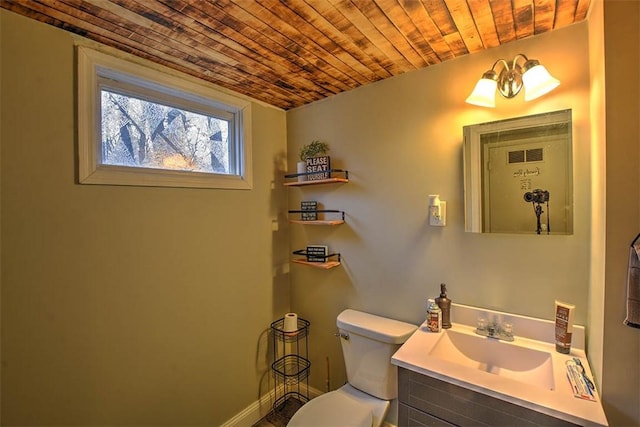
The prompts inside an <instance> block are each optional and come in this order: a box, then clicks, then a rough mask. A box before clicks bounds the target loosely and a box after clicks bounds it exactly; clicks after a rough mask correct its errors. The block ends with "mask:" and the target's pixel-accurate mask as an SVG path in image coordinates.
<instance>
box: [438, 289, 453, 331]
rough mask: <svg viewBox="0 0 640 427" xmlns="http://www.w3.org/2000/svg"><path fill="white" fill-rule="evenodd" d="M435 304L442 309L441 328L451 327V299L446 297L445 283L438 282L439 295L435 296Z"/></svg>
mask: <svg viewBox="0 0 640 427" xmlns="http://www.w3.org/2000/svg"><path fill="white" fill-rule="evenodd" d="M436 304H438V307H440V310H442V328H443V329H449V328H450V327H451V300H450V299H449V298H447V285H445V284H444V283H441V284H440V296H439V297H438V298H436Z"/></svg>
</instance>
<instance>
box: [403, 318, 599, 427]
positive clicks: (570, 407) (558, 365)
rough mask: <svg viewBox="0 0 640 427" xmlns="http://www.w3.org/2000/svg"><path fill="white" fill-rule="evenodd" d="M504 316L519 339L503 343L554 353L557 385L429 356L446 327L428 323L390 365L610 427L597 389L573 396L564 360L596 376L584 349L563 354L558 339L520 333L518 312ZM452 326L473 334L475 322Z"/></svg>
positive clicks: (552, 413) (556, 414) (570, 418)
mask: <svg viewBox="0 0 640 427" xmlns="http://www.w3.org/2000/svg"><path fill="white" fill-rule="evenodd" d="M456 309H458V310H467V311H468V310H469V309H472V308H471V307H469V306H460V307H457V308H456ZM485 312H486V310H485ZM454 313H455V309H454V310H452V320H455V319H456V317H455V316H454ZM491 313H496V312H491ZM501 314H504V313H501ZM504 315H506V316H508V317H509V321H510V322H513V324H514V336H515V340H514V341H513V342H512V343H509V342H505V343H504V344H506V345H515V346H521V347H526V348H530V349H535V350H538V351H544V352H548V353H549V354H550V356H551V360H552V367H553V379H554V387H553V389H548V388H543V387H540V386H536V385H532V384H527V383H525V382H520V381H517V380H514V379H510V378H505V377H503V376H500V375H496V374H493V373H489V372H486V371H482V370H479V369H475V368H471V367H466V366H463V365H461V364H458V363H455V362H452V361H449V360H445V359H444V358H442V357H436V356H431V355H430V354H429V353H430V352H431V350H432V349H433V348H434V346H435V345H436V343H437V342H438V340H439V339H440V338H441V337H442V336H443V334H446V333H447V331H448V330H444V332H441V333H432V332H429V331H428V329H427V328H426V325H424V324H423V325H422V326H421V327H420V328H418V330H417V331H416V332H415V333H414V334H413V335H412V336H411V337H410V338H409V339H408V340H407V341H406V342H405V343H404V344H403V345H402V347H400V349H399V350H398V351H397V352H396V353H395V354H394V355H393V357H392V363H393V364H394V365H396V366H399V367H402V368H406V369H409V370H411V371H414V372H417V373H420V374H423V375H427V376H430V377H433V378H437V379H439V380H442V381H446V382H448V383H451V384H455V385H458V386H461V387H465V388H467V389H470V390H473V391H476V392H479V393H483V394H485V395H488V396H492V397H495V398H498V399H501V400H504V401H507V402H510V403H514V404H517V405H520V406H523V407H526V408H529V409H532V410H535V411H538V412H541V413H544V414H547V415H550V416H553V417H556V418H560V419H563V420H566V421H569V422H572V423H575V424H579V425H584V426H607V425H608V423H607V419H606V417H605V414H604V410H603V409H602V404H601V401H600V397H599V395H598V393H597V391H594V396H595V398H596V401H595V402H593V401H589V400H584V399H579V398H577V397H574V395H573V392H572V390H571V386H570V384H569V381H568V380H567V377H566V365H565V363H566V361H567V360H571V359H572V358H574V357H577V358H579V359H580V361H581V362H582V365H583V366H584V369H585V372H586V374H587V376H588V377H589V378H593V375H592V373H591V369H590V367H589V363H588V360H587V358H586V354H585V352H584V350H583V349H581V348H579V347H577V348H572V350H571V354H561V353H558V352H556V350H555V343H553V342H544V341H539V340H534V339H529V338H523V337H521V336H518V319H517V318H518V316H514V315H507V314H504ZM460 317H463V316H460ZM474 319H475V318H474ZM474 321H475V320H474ZM532 321H533V322H535V319H531V318H526V319H525V322H529V323H531V322H532ZM541 322H543V323H541V326H542V327H543V328H546V327H547V326H548V325H547V324H548V323H549V321H545V320H542V321H541ZM529 326H530V325H529ZM449 330H453V331H455V332H458V333H464V334H474V335H475V332H474V331H475V325H474V326H470V325H465V324H460V323H453V327H452V328H451V329H449ZM478 337H479V336H478ZM479 338H480V339H488V340H491V338H486V337H479Z"/></svg>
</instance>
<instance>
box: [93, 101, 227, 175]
mask: <svg viewBox="0 0 640 427" xmlns="http://www.w3.org/2000/svg"><path fill="white" fill-rule="evenodd" d="M101 95H102V100H101V102H102V163H103V164H106V165H117V166H133V167H141V168H153V169H171V170H181V171H192V172H206V173H217V174H235V173H236V171H235V170H234V169H235V168H234V161H233V158H232V159H230V158H229V155H230V149H229V122H228V121H227V120H224V119H220V118H216V117H210V116H206V115H202V114H198V113H194V112H190V111H185V110H182V109H178V108H175V107H170V106H166V105H161V104H156V103H153V102H149V101H145V100H142V99H137V98H133V97H130V96H126V95H122V94H119V93H115V92H111V91H107V90H104V89H103V90H101ZM231 155H232V156H233V153H231ZM230 160H231V162H230ZM230 164H231V170H230V166H229V165H230Z"/></svg>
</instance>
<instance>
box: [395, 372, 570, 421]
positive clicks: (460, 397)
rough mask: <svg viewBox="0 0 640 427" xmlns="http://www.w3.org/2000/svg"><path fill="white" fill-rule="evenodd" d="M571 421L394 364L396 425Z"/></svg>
mask: <svg viewBox="0 0 640 427" xmlns="http://www.w3.org/2000/svg"><path fill="white" fill-rule="evenodd" d="M575 425H576V424H572V423H570V422H567V421H564V420H561V419H558V418H554V417H551V416H549V415H546V414H543V413H540V412H536V411H534V410H531V409H528V408H524V407H522V406H519V405H516V404H513V403H509V402H506V401H504V400H501V399H497V398H495V397H491V396H487V395H485V394H482V393H478V392H475V391H473V390H469V389H467V388H464V387H460V386H457V385H454V384H450V383H448V382H446V381H442V380H439V379H436V378H431V377H429V376H426V375H422V374H419V373H417V372H414V371H411V370H408V369H405V368H400V367H398V427H405V426H407V427H408V426H411V427H415V426H563V427H565V426H575Z"/></svg>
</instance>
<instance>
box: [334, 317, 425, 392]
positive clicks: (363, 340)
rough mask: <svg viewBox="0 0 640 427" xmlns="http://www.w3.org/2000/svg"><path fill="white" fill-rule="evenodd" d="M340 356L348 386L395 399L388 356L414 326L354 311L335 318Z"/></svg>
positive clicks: (394, 369) (394, 375) (393, 372)
mask: <svg viewBox="0 0 640 427" xmlns="http://www.w3.org/2000/svg"><path fill="white" fill-rule="evenodd" d="M337 325H338V330H339V331H340V333H341V334H346V335H348V336H349V339H344V338H342V339H341V340H340V341H341V343H342V353H343V355H344V363H345V366H346V368H347V379H348V381H349V384H351V385H352V386H353V387H355V388H357V389H358V390H361V391H363V392H365V393H368V394H370V395H373V396H375V397H377V398H379V399H384V400H391V399H395V398H396V397H397V396H398V386H397V375H398V374H397V367H396V366H394V365H392V364H391V356H393V354H394V353H395V352H396V351H397V350H398V348H400V346H401V345H402V343H404V342H405V341H406V340H407V339H408V338H409V337H410V336H411V334H413V332H415V330H416V329H417V326H415V325H412V324H409V323H405V322H401V321H399V320H393V319H388V318H386V317H380V316H376V315H373V314H369V313H364V312H361V311H357V310H351V309H347V310H345V311H343V312H342V313H340V314H339V315H338V320H337Z"/></svg>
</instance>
